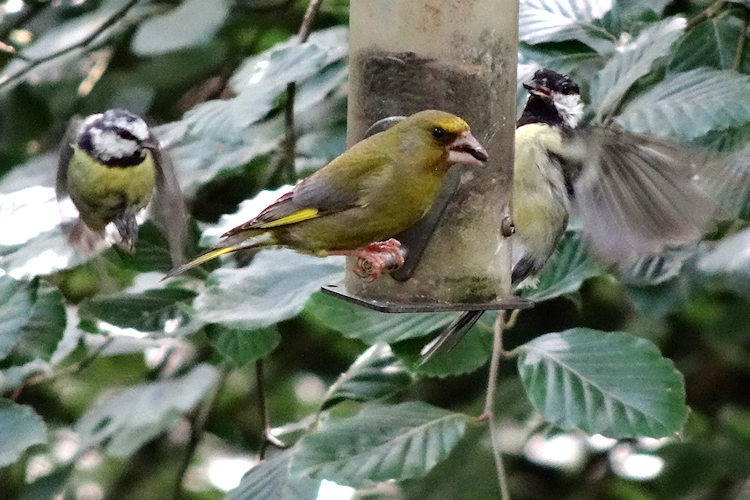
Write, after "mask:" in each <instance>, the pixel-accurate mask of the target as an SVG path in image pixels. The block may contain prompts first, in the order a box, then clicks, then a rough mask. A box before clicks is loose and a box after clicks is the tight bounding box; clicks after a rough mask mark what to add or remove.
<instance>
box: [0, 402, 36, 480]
mask: <svg viewBox="0 0 750 500" xmlns="http://www.w3.org/2000/svg"><path fill="white" fill-rule="evenodd" d="M46 442H47V428H46V427H45V425H44V421H43V420H42V419H41V418H40V417H39V415H37V414H36V413H35V412H34V410H33V409H32V408H31V407H28V406H23V405H19V404H16V403H14V402H13V401H10V400H7V399H0V443H3V445H2V446H0V467H5V466H6V465H8V464H12V463H13V462H15V461H16V460H18V459H19V458H20V457H21V455H23V453H24V452H25V451H26V450H27V449H28V448H30V447H31V446H34V445H36V444H41V443H46Z"/></svg>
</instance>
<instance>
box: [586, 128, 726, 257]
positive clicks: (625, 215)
mask: <svg viewBox="0 0 750 500" xmlns="http://www.w3.org/2000/svg"><path fill="white" fill-rule="evenodd" d="M573 140H581V141H585V143H586V144H588V145H589V147H591V145H593V147H594V150H591V149H588V148H577V149H580V150H581V151H583V150H584V149H586V150H587V152H588V154H586V155H581V156H582V157H581V158H578V159H577V161H579V162H580V164H581V165H582V166H581V170H580V174H579V175H578V176H577V178H575V179H574V182H573V187H574V197H573V202H574V206H575V207H576V209H577V212H578V214H579V216H580V217H582V219H583V222H584V228H585V230H586V232H587V233H588V235H589V240H590V243H591V245H592V246H593V247H594V248H595V249H596V250H597V251H598V252H599V253H600V254H601V255H602V256H603V257H604V258H605V259H606V260H609V261H620V262H625V263H627V262H632V261H633V260H634V259H636V258H638V257H639V256H642V255H646V254H653V253H656V252H659V251H661V250H662V249H663V248H664V247H666V246H670V245H679V244H682V243H687V242H691V241H696V240H698V239H699V238H700V237H701V235H702V234H703V233H704V232H706V231H707V230H708V228H709V227H710V225H711V224H712V222H713V220H714V216H715V214H716V209H717V206H716V204H715V203H714V202H713V201H712V200H711V199H710V198H709V197H708V196H707V195H706V193H705V192H703V191H702V190H701V189H700V188H699V186H698V185H697V183H696V182H695V173H696V171H697V169H698V167H699V165H700V164H701V163H703V162H705V161H706V160H707V158H706V157H705V155H703V154H702V153H699V152H697V151H695V150H693V149H690V148H685V147H682V146H678V145H675V144H671V143H667V142H662V141H658V140H654V139H651V138H648V137H645V136H640V135H637V134H632V133H629V132H624V131H617V132H616V131H612V130H608V129H602V128H590V129H584V130H581V131H580V132H577V133H576V135H575V137H574V138H573ZM574 149H576V148H574Z"/></svg>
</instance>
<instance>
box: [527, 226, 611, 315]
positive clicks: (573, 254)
mask: <svg viewBox="0 0 750 500" xmlns="http://www.w3.org/2000/svg"><path fill="white" fill-rule="evenodd" d="M586 250H587V245H586V242H585V241H584V238H583V235H582V234H581V233H580V232H577V231H567V232H566V233H565V234H564V235H563V237H562V239H561V240H560V244H559V245H558V246H557V250H556V251H555V253H554V254H552V257H550V259H549V261H548V262H547V264H546V265H545V266H544V269H543V270H542V272H541V274H540V275H539V281H538V282H537V285H536V287H535V288H525V289H523V290H522V291H521V295H522V296H523V297H526V298H527V299H531V300H533V301H535V302H542V301H544V300H550V299H553V298H555V297H560V296H561V295H567V294H569V293H573V292H577V291H578V290H579V289H580V288H581V284H582V283H583V282H584V281H585V280H586V279H588V278H591V277H593V276H598V275H599V274H602V270H601V268H600V267H599V265H598V264H597V262H596V260H595V259H594V258H593V257H591V256H590V255H589V253H588V252H587V251H586Z"/></svg>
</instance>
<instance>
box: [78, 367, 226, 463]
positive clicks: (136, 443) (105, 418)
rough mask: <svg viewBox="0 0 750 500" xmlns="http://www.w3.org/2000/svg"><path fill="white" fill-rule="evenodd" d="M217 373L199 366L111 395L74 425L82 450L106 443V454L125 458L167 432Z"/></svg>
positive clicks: (204, 392)
mask: <svg viewBox="0 0 750 500" xmlns="http://www.w3.org/2000/svg"><path fill="white" fill-rule="evenodd" d="M217 380H218V373H217V371H216V369H215V368H214V367H212V366H210V365H207V364H200V365H198V366H196V367H195V368H193V369H192V370H191V371H190V372H189V373H187V374H186V375H183V376H181V377H175V378H173V379H169V380H161V381H158V382H152V383H149V384H141V385H136V386H132V387H129V388H127V389H123V390H121V391H119V392H117V393H116V394H113V395H110V396H108V397H106V398H105V399H103V400H101V401H99V402H98V403H97V404H96V405H94V406H93V407H91V408H89V409H88V410H87V411H86V413H85V414H84V415H83V416H82V417H81V419H80V420H79V421H78V422H77V423H76V425H75V429H74V430H75V432H77V433H78V434H79V435H80V438H81V447H82V448H88V447H92V446H98V445H100V444H102V443H103V442H104V441H105V440H107V441H108V444H107V451H109V453H111V454H112V455H113V456H116V457H120V458H124V457H127V456H129V455H131V454H132V453H134V452H135V451H136V450H137V449H138V448H140V447H141V446H143V445H144V444H145V443H147V442H148V441H149V440H151V439H153V438H154V437H156V436H158V435H159V434H161V433H162V432H164V431H166V430H167V429H169V428H170V427H171V425H172V424H173V423H174V422H175V421H176V420H177V419H178V418H179V417H180V415H182V414H184V413H187V412H188V411H190V410H191V409H192V408H193V407H194V406H195V405H196V404H197V403H198V401H199V400H200V399H201V398H202V397H203V396H204V394H206V393H207V392H208V390H209V389H210V388H211V387H213V386H214V384H216V382H217Z"/></svg>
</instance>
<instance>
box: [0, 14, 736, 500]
mask: <svg viewBox="0 0 750 500" xmlns="http://www.w3.org/2000/svg"><path fill="white" fill-rule="evenodd" d="M306 7H307V2H306V1H302V0H268V1H264V0H258V1H252V0H245V1H241V0H186V1H183V2H177V1H139V2H137V1H126V0H102V1H95V0H84V1H79V0H75V1H74V0H62V1H54V2H51V1H31V0H29V1H26V2H21V1H19V0H9V1H6V2H5V3H3V4H1V5H0V42H2V43H3V44H4V45H2V46H0V49H1V50H0V60H1V62H0V64H2V66H3V69H2V73H0V93H1V94H2V98H1V99H0V175H1V176H2V177H0V393H1V394H2V396H3V397H2V398H0V467H2V468H0V492H2V494H1V495H0V496H2V497H3V498H31V499H35V498H48V497H51V496H52V495H53V494H55V493H56V492H59V491H63V492H64V495H65V498H80V499H95V498H103V497H107V498H169V497H170V496H174V497H179V496H184V497H186V498H196V499H197V498H221V497H222V496H223V495H224V494H225V492H226V491H227V490H232V491H231V493H230V497H231V498H316V497H318V498H352V497H355V496H356V497H362V498H364V497H367V498H456V499H461V498H466V499H477V498H493V497H496V496H497V495H498V480H497V477H496V473H495V465H494V462H493V458H492V449H491V444H490V438H489V433H488V432H487V425H486V423H481V422H478V421H476V420H475V419H474V418H472V417H475V416H477V415H479V414H480V413H481V412H482V407H483V398H484V393H485V389H486V378H487V373H486V366H485V365H486V364H487V360H488V359H489V356H490V351H491V338H492V332H491V329H490V326H491V325H492V323H493V321H494V315H493V314H490V313H488V314H486V315H485V318H484V319H483V320H482V321H481V322H480V324H479V325H478V326H477V327H475V328H474V329H473V330H472V331H471V332H470V333H469V335H468V337H467V339H466V341H464V342H463V343H462V344H461V345H460V346H459V347H458V348H457V349H456V350H455V351H454V352H452V353H450V354H448V355H444V354H441V355H439V356H437V357H436V358H435V359H434V360H431V361H430V362H429V363H427V364H425V365H424V366H421V367H416V366H415V362H416V360H417V357H418V352H419V349H420V348H421V347H422V346H423V345H424V343H425V342H426V341H427V338H428V337H425V336H427V335H429V334H430V333H433V332H435V331H436V330H438V329H439V328H440V327H442V326H444V325H445V324H447V323H448V322H450V321H451V320H452V319H453V315H449V314H412V315H386V314H381V313H375V312H372V311H368V310H364V309H359V308H357V307H354V306H351V305H348V304H346V303H343V302H341V301H337V300H335V299H332V298H330V297H327V296H324V295H322V294H321V293H320V292H318V291H317V290H318V289H319V287H320V286H321V285H323V284H328V283H333V282H336V281H338V280H340V279H341V277H342V276H343V261H342V260H340V259H336V258H327V259H316V258H312V257H306V256H301V255H298V254H295V253H294V252H291V251H287V250H264V251H262V252H259V253H257V255H254V256H242V260H241V262H240V263H239V264H240V265H242V266H244V267H241V268H239V269H234V268H233V267H235V266H234V265H233V264H232V261H231V259H230V260H227V261H224V262H223V263H222V264H223V266H222V267H221V268H220V269H216V270H215V271H214V272H212V273H210V274H208V275H205V274H201V273H195V274H193V275H189V276H186V277H181V278H179V279H176V280H172V281H169V282H160V281H159V280H160V278H161V277H162V276H163V273H164V271H166V270H167V269H169V268H170V267H171V265H170V262H169V254H168V251H167V249H166V247H165V242H164V239H163V237H162V236H161V234H159V232H158V230H157V229H156V228H155V226H154V225H153V224H151V223H150V222H148V221H147V222H145V223H144V225H142V227H141V230H140V240H139V243H138V245H137V249H136V252H135V253H134V254H132V255H131V254H128V253H125V252H123V251H121V250H120V249H118V248H109V249H105V250H103V251H102V252H100V253H97V254H96V255H82V254H80V253H78V252H75V251H74V250H73V249H71V248H70V247H69V246H68V245H67V243H66V241H65V238H64V237H63V236H62V233H61V230H60V217H61V215H60V211H59V209H58V207H57V202H56V200H55V196H54V189H53V182H54V170H55V168H56V155H57V153H56V151H57V147H58V144H59V141H60V139H61V137H62V136H63V133H64V131H65V128H66V125H67V122H68V120H69V119H70V117H71V116H73V115H74V114H80V115H86V114H90V113H93V112H99V111H102V110H104V109H107V108H112V107H125V108H127V109H130V110H131V111H133V112H135V113H138V114H141V115H142V116H144V117H146V118H147V120H148V121H149V123H151V124H153V125H154V126H155V132H156V134H157V136H158V137H159V138H160V139H161V141H162V143H163V145H164V146H165V149H166V151H168V153H169V154H170V155H171V157H172V158H173V161H174V163H175V165H176V167H177V172H178V176H179V178H180V183H181V185H182V188H183V190H184V192H185V194H186V196H187V198H188V202H189V205H190V209H191V213H192V215H193V217H194V218H195V222H194V223H193V234H194V241H193V244H194V245H195V246H196V248H197V246H198V245H202V246H205V245H208V244H210V243H211V242H212V241H215V239H216V238H217V236H218V235H219V234H221V232H223V230H224V229H226V228H228V227H230V226H232V225H234V224H235V223H237V222H240V221H243V220H245V219H247V218H250V217H251V216H253V215H255V213H257V211H258V210H259V209H260V208H262V207H263V206H265V204H267V203H269V202H270V201H272V200H273V199H274V198H275V197H276V196H278V195H279V193H280V192H281V190H283V189H285V188H284V187H283V186H284V185H286V184H288V183H290V182H292V181H293V180H295V179H297V178H301V177H303V176H305V175H307V174H309V173H310V172H312V171H314V170H315V169H316V168H319V167H320V166H322V165H323V164H324V163H325V162H326V161H328V160H329V159H331V158H333V157H334V156H335V155H337V154H338V153H340V152H341V151H343V149H344V147H345V138H344V135H345V126H346V124H345V110H346V74H347V61H346V56H347V29H346V24H347V16H348V2H346V1H343V0H340V1H339V0H336V1H334V0H324V1H323V3H322V8H321V11H320V13H319V15H318V16H317V18H316V19H315V22H314V28H315V31H314V32H313V33H312V35H311V37H310V39H309V41H308V42H307V43H304V44H299V42H298V40H297V36H296V33H297V30H298V28H299V26H300V24H301V21H302V17H303V14H304V12H305V9H306ZM749 19H750V2H747V1H746V0H745V1H734V2H723V1H717V2H713V3H710V4H709V3H707V2H705V1H695V2H679V1H677V2H669V1H665V0H661V1H656V2H646V1H641V0H622V1H618V0H615V1H614V2H613V3H612V2H608V1H597V0H588V1H580V0H579V1H573V0H522V1H521V11H520V39H521V47H520V54H519V67H518V77H519V82H520V81H523V80H525V79H527V78H528V77H529V76H530V75H531V74H532V73H533V71H534V70H535V69H536V68H538V67H539V66H540V65H542V66H547V67H551V68H553V69H555V70H557V71H560V72H565V73H569V74H571V76H572V77H573V78H574V79H575V80H576V81H578V82H579V83H581V84H582V87H583V90H584V95H585V98H586V101H587V104H589V106H588V108H587V110H588V113H587V120H588V121H591V122H593V123H596V124H603V125H606V126H615V127H623V128H626V129H629V130H633V131H638V132H643V133H648V134H652V135H656V136H669V137H672V138H674V139H676V140H680V141H684V142H690V143H693V144H697V145H700V146H704V147H708V148H711V149H715V150H717V151H721V152H722V153H723V154H726V155H728V156H727V157H728V158H730V159H731V161H730V163H729V168H728V169H727V171H726V172H725V173H724V174H723V175H722V176H721V178H720V179H718V180H717V181H716V184H717V189H718V188H720V189H721V190H723V192H725V193H730V195H727V196H726V197H725V198H724V200H723V201H724V202H725V205H726V206H725V207H724V208H725V211H726V214H727V216H726V219H727V220H726V221H725V222H724V223H722V224H721V226H720V227H719V228H718V229H717V231H716V232H715V233H714V234H712V235H710V236H709V239H708V241H706V242H704V243H702V244H701V245H700V246H699V247H698V248H692V247H691V248H683V249H673V250H672V251H670V252H669V253H667V254H665V255H662V256H658V257H655V258H653V259H649V260H648V261H645V262H642V263H641V265H639V266H636V267H634V268H632V269H628V270H625V271H624V272H623V273H618V274H617V275H616V274H614V273H612V272H610V271H608V270H607V269H604V268H602V267H601V266H599V265H597V264H596V263H595V262H594V261H593V260H592V259H591V258H589V257H588V256H587V255H586V252H585V248H584V246H583V244H582V241H581V238H580V236H579V234H578V233H577V232H576V231H575V230H571V231H569V233H568V234H567V235H566V237H565V239H564V241H563V242H562V244H561V247H560V249H559V251H558V253H557V254H556V256H555V258H554V259H553V261H551V263H550V264H549V266H548V268H547V270H546V271H545V273H544V275H543V276H542V278H541V281H540V287H539V288H538V289H537V290H536V291H534V292H533V293H531V294H529V297H530V298H532V299H534V300H536V301H538V304H537V306H536V308H535V309H533V310H530V311H525V312H523V313H522V314H521V315H520V316H519V318H518V321H517V323H516V325H515V326H514V327H513V328H512V329H510V330H509V331H507V332H506V335H505V342H506V348H509V349H511V348H515V351H513V356H515V357H516V358H517V363H514V362H508V361H505V362H504V363H502V364H501V369H500V380H499V389H498V394H497V401H496V413H497V418H498V428H497V431H498V435H499V436H500V438H501V442H502V446H503V451H504V453H505V459H506V465H507V467H508V476H509V479H510V485H511V490H512V492H513V494H514V496H515V497H517V498H539V499H542V498H592V499H593V498H621V499H662V498H665V499H669V498H675V499H677V498H747V497H750V391H748V389H747V388H748V387H749V386H750V355H749V354H750V331H749V330H748V325H749V324H750V321H748V320H749V319H750V229H748V224H747V223H746V222H744V219H746V218H747V217H748V215H750V173H748V171H749V169H750V166H749V165H750V154H749V153H747V152H746V150H745V148H746V144H747V143H748V139H750V127H748V124H749V123H750V77H748V76H747V75H748V74H749V73H750V51H749V50H747V47H746V41H745V38H746V34H747V29H748V20H749ZM109 21H113V22H109ZM290 82H296V83H297V89H296V96H295V100H294V131H295V136H296V142H295V143H293V144H292V143H291V142H290V141H289V140H288V139H285V137H286V133H287V130H286V128H287V125H286V124H285V116H284V110H285V108H286V104H287V96H288V94H287V93H286V89H287V84H288V83H290ZM522 99H523V92H519V104H522V103H523V100H522ZM290 145H293V146H294V149H293V151H294V155H295V158H294V161H293V162H292V161H290V158H289V157H288V155H287V152H288V151H289V150H290ZM291 167H294V168H291ZM730 188H731V189H730ZM63 217H64V218H65V217H67V214H65V213H63ZM245 264H247V265H245ZM624 332H626V333H624ZM261 358H262V359H264V362H263V364H262V365H258V364H257V363H256V361H257V360H259V359H261ZM259 367H260V369H259ZM342 373H343V375H341V374H342ZM258 375H261V376H262V378H264V379H265V391H264V392H262V393H259V387H260V386H259V385H258ZM259 396H260V398H261V399H262V400H263V401H265V402H266V405H260V403H259V401H260V399H259ZM264 406H265V408H264ZM688 407H689V408H688ZM264 413H267V414H268V416H269V418H270V425H271V426H272V427H273V435H274V436H275V437H277V438H278V439H281V440H282V441H284V442H285V443H287V444H288V445H292V446H291V448H289V449H287V450H284V451H281V450H277V449H276V448H275V447H272V446H271V447H268V446H267V443H265V442H264V441H263V440H262V436H263V430H264V429H263V428H264V416H263V415H264ZM605 436H609V437H605ZM643 436H650V437H648V438H645V437H643ZM612 437H616V438H621V439H619V440H617V439H611V438H612ZM265 448H268V449H267V450H266V449H265ZM261 449H263V451H265V452H266V457H267V458H266V459H265V460H264V461H262V462H258V456H259V452H260V451H261ZM251 466H254V467H253V468H252V470H250V472H249V473H248V474H247V475H245V476H244V479H242V483H241V484H240V485H239V487H238V488H236V489H233V488H235V487H236V486H237V482H238V481H239V479H240V477H242V474H243V473H244V472H245V471H246V470H248V469H249V468H250V467H251Z"/></svg>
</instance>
